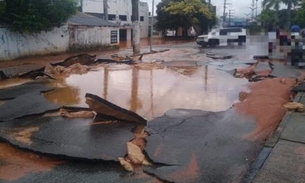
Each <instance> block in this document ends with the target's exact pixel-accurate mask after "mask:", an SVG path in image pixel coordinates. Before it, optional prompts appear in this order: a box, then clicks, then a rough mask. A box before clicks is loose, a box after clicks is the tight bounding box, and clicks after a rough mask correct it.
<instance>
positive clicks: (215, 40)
mask: <svg viewBox="0 0 305 183" xmlns="http://www.w3.org/2000/svg"><path fill="white" fill-rule="evenodd" d="M217 44H218V40H217V39H211V40H209V46H210V47H216V46H217Z"/></svg>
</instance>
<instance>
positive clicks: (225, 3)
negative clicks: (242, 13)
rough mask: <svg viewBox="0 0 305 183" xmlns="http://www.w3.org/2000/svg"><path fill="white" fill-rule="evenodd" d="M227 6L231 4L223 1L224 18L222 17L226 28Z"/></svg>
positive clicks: (225, 0)
mask: <svg viewBox="0 0 305 183" xmlns="http://www.w3.org/2000/svg"><path fill="white" fill-rule="evenodd" d="M227 5H230V3H228V2H227V0H224V1H223V16H222V26H223V27H224V26H225V22H226V16H227V13H226V9H227Z"/></svg>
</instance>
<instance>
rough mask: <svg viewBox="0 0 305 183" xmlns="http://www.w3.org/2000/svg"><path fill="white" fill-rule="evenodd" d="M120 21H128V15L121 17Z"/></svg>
mask: <svg viewBox="0 0 305 183" xmlns="http://www.w3.org/2000/svg"><path fill="white" fill-rule="evenodd" d="M119 19H120V20H121V21H127V16H126V15H119Z"/></svg>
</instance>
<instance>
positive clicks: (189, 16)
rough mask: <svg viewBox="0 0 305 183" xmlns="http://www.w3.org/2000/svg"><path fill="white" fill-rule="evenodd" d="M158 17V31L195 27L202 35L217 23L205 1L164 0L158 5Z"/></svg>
mask: <svg viewBox="0 0 305 183" xmlns="http://www.w3.org/2000/svg"><path fill="white" fill-rule="evenodd" d="M157 15H158V16H157V20H158V22H157V24H156V26H157V29H158V30H165V29H177V28H178V27H187V28H189V27H191V26H193V27H194V29H195V31H196V33H197V34H201V33H202V32H203V31H206V30H207V29H208V27H209V26H211V25H213V24H215V22H216V18H215V15H214V14H213V13H211V11H210V10H209V8H208V6H207V5H206V3H205V1H203V0H171V1H170V0H162V1H161V2H160V3H159V4H158V5H157Z"/></svg>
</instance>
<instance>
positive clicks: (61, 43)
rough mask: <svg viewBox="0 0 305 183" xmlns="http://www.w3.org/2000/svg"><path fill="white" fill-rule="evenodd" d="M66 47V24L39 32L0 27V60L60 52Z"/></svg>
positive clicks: (67, 38) (67, 35)
mask: <svg viewBox="0 0 305 183" xmlns="http://www.w3.org/2000/svg"><path fill="white" fill-rule="evenodd" d="M68 47H69V31H68V26H62V27H60V28H54V29H53V30H52V31H49V32H44V31H43V32H41V33H39V34H26V33H16V32H10V31H9V30H8V29H6V28H0V60H10V59H14V58H18V57H23V56H29V55H41V54H50V53H56V52H62V51H66V50H67V49H68Z"/></svg>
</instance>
